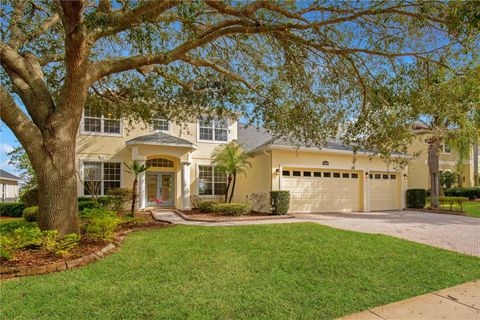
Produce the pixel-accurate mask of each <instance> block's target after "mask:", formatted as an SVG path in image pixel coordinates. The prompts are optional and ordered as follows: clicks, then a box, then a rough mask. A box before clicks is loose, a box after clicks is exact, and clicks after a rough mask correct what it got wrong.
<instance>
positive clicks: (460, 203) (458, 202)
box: [427, 197, 469, 212]
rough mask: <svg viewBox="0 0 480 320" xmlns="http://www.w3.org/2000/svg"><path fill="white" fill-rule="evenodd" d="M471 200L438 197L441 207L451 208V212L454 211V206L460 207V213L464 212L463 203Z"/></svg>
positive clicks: (428, 199)
mask: <svg viewBox="0 0 480 320" xmlns="http://www.w3.org/2000/svg"><path fill="white" fill-rule="evenodd" d="M468 200H469V199H468V198H467V197H438V201H439V202H440V205H441V206H449V207H450V211H452V209H453V206H454V205H458V206H459V208H460V211H462V212H463V203H464V202H467V201H468ZM427 201H430V198H427Z"/></svg>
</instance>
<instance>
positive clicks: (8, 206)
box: [0, 202, 25, 217]
mask: <svg viewBox="0 0 480 320" xmlns="http://www.w3.org/2000/svg"><path fill="white" fill-rule="evenodd" d="M24 209H25V205H24V204H23V203H21V202H11V203H10V202H5V203H0V217H21V216H22V214H23V210H24Z"/></svg>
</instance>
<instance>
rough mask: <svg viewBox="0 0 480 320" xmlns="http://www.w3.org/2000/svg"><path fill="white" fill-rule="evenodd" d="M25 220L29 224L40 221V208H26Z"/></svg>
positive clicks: (24, 212) (24, 211)
mask: <svg viewBox="0 0 480 320" xmlns="http://www.w3.org/2000/svg"><path fill="white" fill-rule="evenodd" d="M23 219H25V221H27V222H35V221H38V206H35V207H28V208H25V209H24V210H23Z"/></svg>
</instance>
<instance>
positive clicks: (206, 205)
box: [198, 201, 219, 213]
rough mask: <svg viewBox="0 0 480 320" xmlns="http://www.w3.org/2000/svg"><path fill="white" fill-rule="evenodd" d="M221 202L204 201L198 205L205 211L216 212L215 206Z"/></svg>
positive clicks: (201, 210)
mask: <svg viewBox="0 0 480 320" xmlns="http://www.w3.org/2000/svg"><path fill="white" fill-rule="evenodd" d="M217 204H219V202H218V201H202V202H200V204H199V205H198V209H199V210H200V212H203V213H210V212H215V209H214V208H215V206H216V205H217Z"/></svg>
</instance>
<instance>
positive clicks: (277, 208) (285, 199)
mask: <svg viewBox="0 0 480 320" xmlns="http://www.w3.org/2000/svg"><path fill="white" fill-rule="evenodd" d="M270 201H271V204H272V213H273V214H276V215H283V214H287V213H288V209H289V207H290V192H289V191H270Z"/></svg>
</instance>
